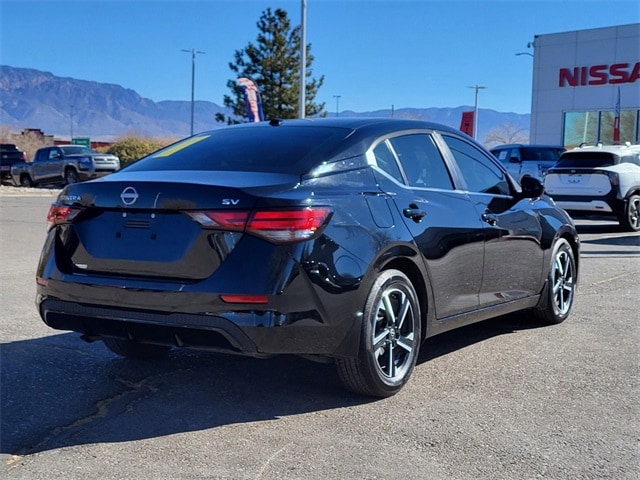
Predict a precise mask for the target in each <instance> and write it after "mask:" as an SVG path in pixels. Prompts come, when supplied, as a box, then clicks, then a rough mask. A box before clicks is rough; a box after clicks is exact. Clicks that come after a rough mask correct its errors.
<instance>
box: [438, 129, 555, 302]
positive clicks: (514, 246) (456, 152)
mask: <svg viewBox="0 0 640 480" xmlns="http://www.w3.org/2000/svg"><path fill="white" fill-rule="evenodd" d="M440 138H441V139H442V140H443V141H444V143H445V144H446V145H447V147H448V151H449V153H450V155H451V157H452V158H453V159H454V161H455V166H456V169H457V170H458V172H459V173H460V175H461V180H462V181H464V183H465V185H464V187H463V186H462V185H461V188H465V189H466V191H467V192H468V195H469V197H470V198H471V200H472V202H473V205H474V207H475V209H476V212H477V215H478V218H480V219H481V220H482V223H483V224H484V238H485V251H484V271H483V276H482V286H481V288H480V300H479V301H480V307H481V308H483V307H487V306H491V305H496V304H499V303H505V302H509V301H511V300H516V299H518V298H523V297H526V296H529V295H536V294H538V293H539V292H540V289H541V286H542V281H543V278H542V275H543V262H544V259H543V250H542V248H541V237H542V228H541V224H540V220H539V216H538V214H537V213H536V211H535V208H534V206H535V201H536V200H535V199H518V198H517V197H515V196H514V194H515V187H514V185H513V184H512V183H511V181H510V179H509V177H508V176H507V175H506V174H505V172H504V171H503V170H502V169H501V168H500V167H499V166H498V164H497V163H496V162H495V161H493V160H492V159H491V157H490V155H489V154H485V153H484V151H482V150H481V149H480V148H478V147H477V146H476V145H474V144H472V143H471V142H469V141H467V140H466V139H463V138H462V137H458V136H455V135H453V134H442V136H441V137H440Z"/></svg>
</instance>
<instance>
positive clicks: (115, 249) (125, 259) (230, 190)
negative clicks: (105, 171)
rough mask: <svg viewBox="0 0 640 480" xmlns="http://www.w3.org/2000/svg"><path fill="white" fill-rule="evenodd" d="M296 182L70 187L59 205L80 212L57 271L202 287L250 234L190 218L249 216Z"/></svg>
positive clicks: (64, 233)
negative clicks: (267, 196) (202, 213)
mask: <svg viewBox="0 0 640 480" xmlns="http://www.w3.org/2000/svg"><path fill="white" fill-rule="evenodd" d="M298 180H299V178H298V177H296V176H290V175H277V174H261V173H260V174H256V173H246V172H201V171H198V172H186V171H172V172H132V173H126V171H122V172H121V173H116V174H112V175H110V176H109V177H105V178H103V179H99V180H96V181H91V182H85V183H78V184H73V185H69V186H67V187H66V188H65V189H64V190H63V191H62V193H61V194H60V196H59V197H58V204H59V205H62V206H68V207H71V208H72V210H73V211H74V212H75V213H74V216H73V219H72V220H71V221H69V222H65V223H62V224H60V225H58V228H57V236H58V243H57V245H58V246H57V247H56V248H57V249H58V250H57V259H58V263H59V266H60V267H61V268H62V269H63V270H65V269H66V270H67V271H69V272H74V273H85V274H93V275H103V276H113V275H115V276H134V277H145V278H150V277H151V278H154V279H158V280H162V279H166V280H173V281H175V280H176V279H180V280H182V281H190V280H191V281H198V280H202V279H204V278H207V277H209V276H210V275H211V274H212V273H213V272H214V271H215V270H216V269H217V268H218V267H219V266H220V265H221V263H222V262H224V260H225V258H226V257H227V256H228V255H229V254H230V253H231V251H232V250H233V249H234V247H235V246H236V245H237V243H238V242H239V241H240V239H241V238H242V236H243V235H244V234H243V233H242V231H238V230H237V229H236V230H234V229H227V230H225V229H224V228H215V229H211V228H204V227H203V226H202V225H201V224H200V223H198V222H197V221H196V220H195V219H194V218H193V217H192V216H190V215H189V213H190V212H191V213H193V212H197V211H223V212H224V211H230V212H233V211H248V210H251V209H253V208H254V206H255V205H256V203H257V202H258V199H259V198H260V197H261V196H263V195H264V194H266V193H272V192H275V191H284V190H288V189H290V188H291V187H292V186H294V185H295V184H296V183H297V182H298ZM232 185H233V186H232Z"/></svg>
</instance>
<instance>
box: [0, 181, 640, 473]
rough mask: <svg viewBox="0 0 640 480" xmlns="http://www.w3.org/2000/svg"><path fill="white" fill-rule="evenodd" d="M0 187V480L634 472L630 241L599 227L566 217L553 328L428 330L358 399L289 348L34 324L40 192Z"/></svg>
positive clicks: (639, 448)
mask: <svg viewBox="0 0 640 480" xmlns="http://www.w3.org/2000/svg"><path fill="white" fill-rule="evenodd" d="M1 190H2V191H0V240H1V244H0V246H1V249H0V251H1V252H2V262H3V268H2V272H1V278H2V283H1V288H0V294H1V295H2V296H1V305H2V315H1V320H0V362H1V363H0V375H1V377H0V380H1V382H0V388H1V390H0V397H1V404H0V408H1V409H0V461H1V467H0V472H2V473H1V475H2V477H3V478H10V479H30V480H32V479H53V478H55V479H58V478H60V479H82V480H88V479H134V478H136V479H201V478H211V479H320V478H322V479H326V478H336V479H388V478H405V479H430V480H440V479H442V480H445V479H446V480H449V479H461V480H464V479H534V478H548V479H615V480H620V479H637V478H639V477H640V467H639V465H640V406H639V405H640V401H639V400H640V395H639V393H640V388H639V382H638V380H639V371H640V350H639V348H638V345H640V327H639V325H638V317H639V315H638V279H639V276H640V235H639V234H631V233H626V232H621V231H620V230H619V228H618V227H617V224H615V223H612V222H604V221H579V222H577V223H578V224H579V231H580V234H581V240H582V255H581V278H580V282H581V283H580V287H579V290H578V296H577V303H576V305H575V308H574V310H573V313H572V315H571V316H570V318H569V319H568V320H567V321H566V322H564V323H563V324H560V325H556V326H551V327H539V326H538V325H537V324H536V323H533V322H531V321H530V320H529V319H528V318H527V317H526V316H524V315H512V316H508V317H502V318H499V319H495V320H490V321H487V322H484V323H481V324H477V325H473V326H470V327H466V328H464V329H461V330H458V331H455V332H451V333H447V334H444V335H441V336H439V337H435V338H432V339H430V340H429V341H427V343H426V344H425V345H424V347H423V350H422V353H421V357H420V360H419V364H418V366H417V367H416V370H415V371H414V373H413V376H412V378H411V381H410V382H409V385H408V386H407V387H405V389H403V390H402V391H401V392H400V393H399V394H398V395H396V396H394V397H392V398H389V399H384V400H370V399H366V398H362V397H358V396H356V395H353V394H350V393H347V392H345V391H344V390H343V388H342V386H341V385H340V383H339V381H338V379H337V376H336V374H335V372H334V370H333V366H332V365H326V364H319V363H313V362H310V361H308V360H304V359H301V358H296V357H282V358H272V359H267V360H257V359H251V358H244V357H235V356H227V355H214V354H208V353H202V352H189V351H179V352H175V353H172V354H171V355H170V357H169V358H168V359H167V360H163V361H160V362H144V361H138V362H132V361H127V360H123V359H120V358H117V357H115V356H114V355H113V354H111V353H110V352H109V351H108V350H107V349H106V348H105V347H104V346H103V345H102V344H101V343H95V344H87V343H84V342H83V341H82V340H80V338H79V336H78V335H77V334H73V333H65V332H59V331H54V330H51V329H49V328H48V327H46V326H45V325H44V324H43V323H42V321H41V320H40V318H39V316H38V315H37V313H36V310H35V307H34V295H35V281H34V277H35V273H34V272H35V267H36V263H37V260H38V255H39V253H40V248H41V246H42V242H43V240H44V233H45V215H46V212H47V209H48V205H49V203H50V202H51V201H52V200H53V199H54V198H55V197H54V195H55V191H48V190H40V191H37V193H33V192H31V191H25V190H20V189H11V190H9V189H7V188H5V187H2V189H1ZM3 192H4V194H3ZM7 192H8V193H7Z"/></svg>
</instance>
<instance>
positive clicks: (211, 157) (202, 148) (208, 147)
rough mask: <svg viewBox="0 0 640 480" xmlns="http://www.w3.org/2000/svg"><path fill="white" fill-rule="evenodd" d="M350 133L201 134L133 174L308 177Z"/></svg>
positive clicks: (261, 128) (284, 129) (242, 130)
mask: <svg viewBox="0 0 640 480" xmlns="http://www.w3.org/2000/svg"><path fill="white" fill-rule="evenodd" d="M350 132H351V129H346V128H335V127H314V126H282V125H281V126H268V125H264V124H262V125H251V126H238V127H229V128H221V129H219V130H214V131H211V132H206V133H202V134H199V135H196V136H193V137H190V138H187V139H185V140H182V141H180V142H178V143H175V144H173V145H170V146H168V147H166V148H164V149H162V150H159V151H157V152H155V153H153V154H151V155H149V156H148V157H145V158H142V159H140V160H139V161H137V162H135V163H133V164H131V165H130V166H128V167H127V170H128V171H150V170H218V171H220V170H221V171H240V172H248V171H252V172H268V173H294V174H299V175H302V174H305V173H307V172H308V171H309V170H311V168H312V167H314V166H315V165H317V164H318V163H321V162H322V161H325V160H329V159H330V157H331V156H332V155H333V154H334V153H336V152H337V151H338V150H339V146H340V145H341V143H342V142H343V141H344V139H345V138H346V137H347V136H348V135H349V133H350Z"/></svg>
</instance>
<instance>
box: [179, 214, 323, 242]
mask: <svg viewBox="0 0 640 480" xmlns="http://www.w3.org/2000/svg"><path fill="white" fill-rule="evenodd" d="M185 213H186V214H187V215H189V216H190V217H191V218H192V219H193V220H195V221H196V222H198V223H199V224H200V225H202V226H203V227H205V228H215V229H222V230H231V231H244V232H246V233H250V234H252V235H256V236H258V237H261V238H264V239H265V240H268V241H270V242H273V243H290V242H297V241H302V240H308V239H309V238H311V237H313V236H314V235H315V234H316V233H317V232H318V230H320V229H321V228H322V227H323V226H324V225H325V224H326V222H327V220H328V219H329V217H330V215H331V209H330V208H329V207H302V208H289V209H282V210H256V211H253V212H249V211H247V210H228V211H224V210H223V211H220V210H212V211H197V212H185Z"/></svg>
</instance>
